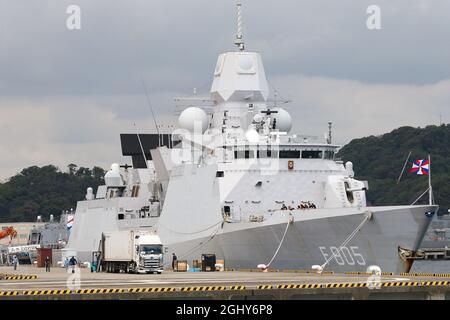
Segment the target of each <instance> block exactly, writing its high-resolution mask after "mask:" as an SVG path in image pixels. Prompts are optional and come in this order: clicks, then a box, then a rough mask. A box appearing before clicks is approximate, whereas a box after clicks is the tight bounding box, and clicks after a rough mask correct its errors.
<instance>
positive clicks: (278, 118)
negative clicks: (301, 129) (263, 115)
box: [271, 108, 292, 132]
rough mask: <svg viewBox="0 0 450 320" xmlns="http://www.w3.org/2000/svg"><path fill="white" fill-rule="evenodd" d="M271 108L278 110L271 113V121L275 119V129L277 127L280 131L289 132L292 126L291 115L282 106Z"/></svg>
mask: <svg viewBox="0 0 450 320" xmlns="http://www.w3.org/2000/svg"><path fill="white" fill-rule="evenodd" d="M272 110H273V111H278V112H277V113H272V115H271V117H272V121H275V129H278V131H280V132H289V131H290V130H291V128H292V118H291V115H290V114H289V113H288V112H287V111H286V110H284V109H283V108H273V109H272ZM272 123H273V122H272Z"/></svg>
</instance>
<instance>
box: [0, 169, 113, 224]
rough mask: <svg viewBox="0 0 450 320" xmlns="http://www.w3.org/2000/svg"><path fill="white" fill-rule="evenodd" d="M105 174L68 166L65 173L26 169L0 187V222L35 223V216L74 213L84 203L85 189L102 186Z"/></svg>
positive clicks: (0, 184)
mask: <svg viewBox="0 0 450 320" xmlns="http://www.w3.org/2000/svg"><path fill="white" fill-rule="evenodd" d="M104 175H105V171H104V170H103V169H102V168H99V167H94V168H93V169H92V170H91V169H89V168H83V167H80V168H77V166H76V165H74V164H70V165H69V166H68V172H62V171H60V170H59V169H58V168H57V167H55V166H52V165H48V166H44V167H41V168H40V167H36V166H34V167H29V168H26V169H23V170H22V172H20V173H19V174H17V175H15V176H13V177H11V178H10V179H9V180H8V181H7V182H5V183H0V221H1V222H13V221H14V222H15V221H35V220H36V217H37V216H38V215H42V216H43V217H44V219H48V218H49V215H50V214H53V215H54V216H55V217H58V216H59V215H60V214H61V211H62V210H68V209H70V208H73V209H75V207H76V204H77V201H78V200H82V199H84V196H85V194H86V189H87V188H88V187H93V188H94V190H97V186H98V185H100V184H104V182H103V177H104Z"/></svg>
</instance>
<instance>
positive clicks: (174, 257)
mask: <svg viewBox="0 0 450 320" xmlns="http://www.w3.org/2000/svg"><path fill="white" fill-rule="evenodd" d="M177 259H178V258H177V256H176V255H175V253H172V269H173V271H175V265H176V264H177Z"/></svg>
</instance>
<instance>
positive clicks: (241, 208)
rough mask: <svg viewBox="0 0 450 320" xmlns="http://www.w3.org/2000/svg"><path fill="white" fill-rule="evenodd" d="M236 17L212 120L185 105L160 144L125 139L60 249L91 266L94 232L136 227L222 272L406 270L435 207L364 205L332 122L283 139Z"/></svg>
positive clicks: (214, 90)
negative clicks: (322, 132) (219, 261)
mask: <svg viewBox="0 0 450 320" xmlns="http://www.w3.org/2000/svg"><path fill="white" fill-rule="evenodd" d="M240 17H241V15H240V7H239V6H238V32H237V35H236V40H235V44H236V45H237V50H236V51H232V52H226V53H223V54H221V55H219V57H218V60H217V64H216V67H215V70H214V74H213V82H212V87H211V91H210V97H209V98H208V99H209V100H210V102H211V103H212V111H210V110H206V111H205V109H203V108H201V107H188V108H187V109H185V110H184V111H183V112H182V113H181V114H180V116H179V119H178V120H179V128H178V129H177V130H175V131H174V132H172V134H171V135H170V136H168V137H166V138H167V139H166V140H165V142H163V143H161V138H159V135H158V143H157V144H155V143H153V144H152V143H149V142H148V141H144V140H145V139H147V138H148V137H147V136H145V135H131V136H132V137H133V139H132V140H133V143H132V144H133V145H134V147H133V148H134V153H132V155H133V157H134V159H133V164H134V165H133V167H128V166H122V167H121V166H119V165H118V164H114V165H112V167H111V170H110V171H108V173H107V174H106V176H105V185H104V186H101V187H99V188H98V190H97V192H96V193H95V194H94V193H93V191H92V190H88V192H87V195H86V200H84V201H80V202H79V203H78V205H77V210H76V214H75V223H74V227H73V231H72V233H71V235H70V239H69V244H68V247H69V248H70V249H71V250H74V251H76V252H77V255H78V256H79V258H81V259H89V257H91V254H92V252H94V251H97V250H98V249H99V248H100V239H101V234H102V232H104V231H114V230H123V229H142V230H151V231H153V232H155V233H157V234H158V235H159V236H160V238H161V240H162V242H163V244H164V246H165V250H166V252H175V253H176V254H177V256H178V258H179V259H183V260H190V259H198V258H199V257H200V255H201V254H202V253H215V254H216V255H217V256H219V257H221V258H223V259H224V260H225V261H226V266H227V267H235V268H239V267H245V268H255V267H256V266H257V265H258V264H265V265H266V266H270V267H274V268H286V269H310V268H311V267H312V266H314V265H316V266H317V265H318V266H320V267H321V269H323V268H329V269H332V270H336V271H339V270H341V271H365V270H366V269H367V267H368V266H369V265H373V264H375V265H378V266H380V267H381V269H382V270H383V271H406V270H409V268H410V264H408V263H407V262H406V261H405V255H408V254H414V252H415V251H417V250H418V248H419V246H420V244H421V242H422V239H423V237H424V234H425V232H426V230H427V228H428V225H429V223H430V221H431V217H432V216H433V214H434V212H435V211H436V209H437V207H436V206H432V205H430V206H388V207H369V206H367V203H366V196H365V194H366V191H367V190H368V183H367V182H366V181H359V180H357V179H355V177H354V172H353V164H352V163H351V162H347V163H345V164H344V163H343V162H342V161H340V160H338V159H336V157H335V154H336V152H337V149H338V148H339V146H338V145H334V144H333V143H332V136H331V124H330V130H329V134H328V136H327V137H326V139H325V140H324V141H318V140H316V141H314V140H313V139H311V137H308V136H302V135H296V134H291V133H290V131H291V128H292V118H291V116H290V114H289V113H288V111H286V110H285V109H283V108H281V107H278V106H276V105H274V104H272V103H271V102H270V101H269V100H268V97H269V85H268V82H267V79H266V75H265V70H264V66H263V62H262V58H261V55H260V54H259V53H257V52H249V51H245V44H244V40H243V36H242V29H241V18H240ZM153 137H154V136H153ZM128 138H129V137H128ZM123 139H125V138H123ZM130 144H131V143H128V144H127V143H125V144H124V140H122V149H123V150H124V148H125V149H127V148H128V149H129V147H130ZM133 148H131V149H133ZM124 154H125V153H124ZM139 157H140V159H141V160H140V161H138V160H137V159H138V158H139ZM135 160H136V161H135ZM405 252H407V253H405Z"/></svg>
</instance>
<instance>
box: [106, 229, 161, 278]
mask: <svg viewBox="0 0 450 320" xmlns="http://www.w3.org/2000/svg"><path fill="white" fill-rule="evenodd" d="M102 269H103V270H104V271H106V272H127V273H158V274H160V273H161V272H162V271H163V245H162V243H161V239H160V238H159V236H157V235H156V234H153V233H150V232H144V231H134V230H123V231H111V232H104V233H103V234H102Z"/></svg>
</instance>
